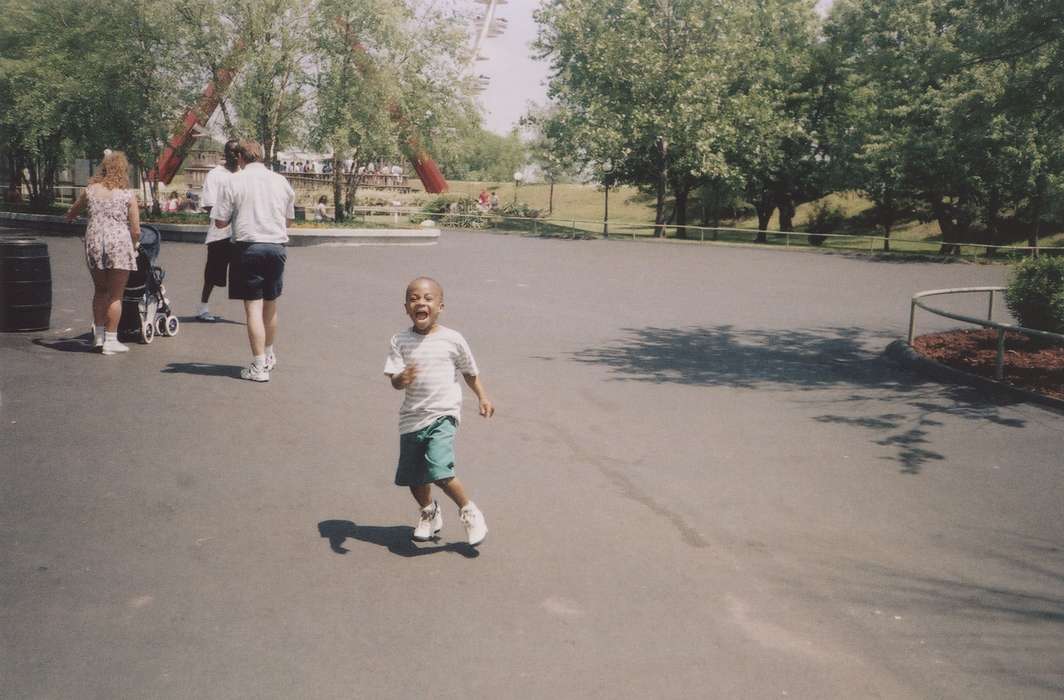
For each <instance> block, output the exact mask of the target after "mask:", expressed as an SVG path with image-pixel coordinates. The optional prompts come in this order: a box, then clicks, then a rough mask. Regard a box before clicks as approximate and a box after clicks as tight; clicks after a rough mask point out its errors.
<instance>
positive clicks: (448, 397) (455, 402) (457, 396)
mask: <svg viewBox="0 0 1064 700" xmlns="http://www.w3.org/2000/svg"><path fill="white" fill-rule="evenodd" d="M411 363H413V364H415V365H417V376H416V377H415V378H414V381H413V383H411V384H410V386H408V387H407V388H406V397H405V398H404V399H403V405H402V407H401V408H400V409H399V434H400V435H402V434H404V433H411V432H414V431H415V430H421V429H422V428H424V427H425V426H427V425H430V424H431V423H432V422H433V421H434V420H436V419H437V418H440V417H442V416H454V419H455V420H456V421H459V420H461V419H462V385H461V383H460V380H461V378H462V375H464V374H468V375H477V374H479V371H478V370H477V363H476V361H475V360H474V359H473V352H472V351H471V350H470V349H469V343H467V342H466V339H465V338H463V337H462V334H461V333H459V332H458V331H456V330H452V329H450V328H447V327H445V326H437V327H436V330H435V331H433V332H432V333H429V334H428V335H421V334H420V333H415V332H414V330H413V329H412V328H408V329H406V330H404V331H402V332H400V333H396V334H395V335H394V336H392V347H391V352H389V353H388V359H387V361H386V362H385V363H384V373H385V374H393V375H394V374H399V373H400V372H402V371H403V370H404V369H406V367H407V366H408V365H409V364H411Z"/></svg>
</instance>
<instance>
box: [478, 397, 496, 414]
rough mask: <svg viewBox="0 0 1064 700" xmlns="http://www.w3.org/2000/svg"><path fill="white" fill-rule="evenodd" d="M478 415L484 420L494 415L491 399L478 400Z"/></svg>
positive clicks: (493, 405)
mask: <svg viewBox="0 0 1064 700" xmlns="http://www.w3.org/2000/svg"><path fill="white" fill-rule="evenodd" d="M480 415H482V416H484V417H485V418H491V417H492V416H494V415H495V404H493V403H492V402H491V399H489V398H487V397H484V398H482V399H481V400H480Z"/></svg>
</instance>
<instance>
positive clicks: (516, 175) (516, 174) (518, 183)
mask: <svg viewBox="0 0 1064 700" xmlns="http://www.w3.org/2000/svg"><path fill="white" fill-rule="evenodd" d="M524 179H525V176H524V175H522V174H521V171H520V170H516V171H514V204H515V205H516V204H517V188H518V187H520V186H521V180H524Z"/></svg>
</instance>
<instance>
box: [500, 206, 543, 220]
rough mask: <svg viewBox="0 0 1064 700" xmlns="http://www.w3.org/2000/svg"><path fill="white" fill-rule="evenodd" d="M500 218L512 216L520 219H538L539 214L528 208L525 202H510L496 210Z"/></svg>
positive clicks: (535, 210)
mask: <svg viewBox="0 0 1064 700" xmlns="http://www.w3.org/2000/svg"><path fill="white" fill-rule="evenodd" d="M498 213H499V214H501V215H502V216H513V217H517V218H521V219H538V218H539V217H540V214H541V212H540V211H539V209H534V208H532V207H530V206H528V204H527V203H525V202H511V203H510V204H506V205H504V206H502V207H501V208H499V209H498Z"/></svg>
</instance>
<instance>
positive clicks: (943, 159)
mask: <svg viewBox="0 0 1064 700" xmlns="http://www.w3.org/2000/svg"><path fill="white" fill-rule="evenodd" d="M1060 20H1061V17H1060V10H1059V5H1058V4H1055V3H1050V2H1044V1H1043V0H1037V1H1036V2H1033V3H1022V4H1021V3H1013V2H1007V1H1006V0H966V1H964V2H962V1H961V0H949V1H948V2H942V1H940V0H893V1H892V2H889V3H881V2H873V1H872V0H839V1H838V2H836V3H835V5H834V6H833V8H832V12H831V16H830V20H829V23H828V28H827V36H828V41H829V43H831V44H832V45H834V46H835V47H836V48H837V50H838V51H839V55H840V57H841V63H842V65H843V66H844V71H845V74H846V80H847V85H848V88H849V90H850V94H851V105H856V107H852V112H853V114H854V115H856V117H857V118H855V119H853V121H852V124H850V125H849V126H848V127H847V128H849V129H852V132H851V133H850V136H851V138H850V142H851V144H852V145H853V148H854V150H855V152H856V153H858V156H857V157H856V158H855V159H854V162H855V164H856V166H857V167H855V168H854V170H853V173H852V174H853V178H852V182H854V183H855V184H856V185H857V186H858V187H860V188H861V189H864V190H865V191H866V192H869V193H871V194H873V195H874V196H876V197H878V198H879V199H880V200H881V201H880V202H877V205H879V206H881V207H882V208H884V209H888V208H896V204H892V203H891V202H897V201H899V199H900V200H905V199H917V200H919V201H921V202H922V204H923V206H924V207H925V208H926V210H927V212H928V215H929V216H930V217H931V218H933V219H935V220H937V221H938V224H939V228H940V230H941V233H942V242H943V243H942V248H941V250H942V252H943V253H951V252H952V253H956V252H959V245H958V244H959V243H961V242H965V241H971V240H972V239H973V238H974V237H977V236H978V235H979V234H980V232H982V235H983V236H984V237H985V239H986V240H987V242H999V241H1000V240H1001V237H1002V235H1003V232H1002V229H1003V226H1002V224H1003V218H1004V212H1012V215H1013V217H1014V218H1015V219H1017V220H1026V221H1027V222H1028V225H1029V227H1030V230H1031V232H1032V233H1031V235H1030V240H1031V243H1032V245H1036V244H1037V228H1038V223H1039V222H1040V221H1041V220H1042V219H1043V217H1044V215H1045V214H1044V211H1045V204H1046V202H1047V199H1048V195H1049V188H1050V187H1051V183H1052V182H1054V175H1055V173H1059V172H1061V167H1062V164H1061V161H1060V156H1059V155H1058V154H1060V153H1061V146H1062V145H1064V140H1062V137H1061V127H1060V124H1061V120H1060V115H1061V113H1062V112H1064V109H1062V105H1064V101H1062V95H1064V90H1062V88H1061V86H1062V82H1061V78H1060V74H1059V68H1060V67H1061V65H1062V62H1064V55H1062V49H1061V42H1060V41H1059V39H1060V38H1061V36H1062V31H1064V30H1062V29H1061V26H1060V25H1061V21H1060ZM876 193H878V194H876ZM891 198H893V199H891Z"/></svg>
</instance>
